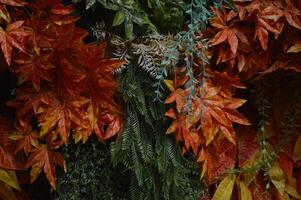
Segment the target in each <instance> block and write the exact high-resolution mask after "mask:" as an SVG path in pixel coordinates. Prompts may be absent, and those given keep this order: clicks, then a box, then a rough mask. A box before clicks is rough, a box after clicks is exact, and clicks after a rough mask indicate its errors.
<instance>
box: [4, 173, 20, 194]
mask: <svg viewBox="0 0 301 200" xmlns="http://www.w3.org/2000/svg"><path fill="white" fill-rule="evenodd" d="M14 173H15V172H13V171H11V172H7V171H6V170H4V169H1V168H0V181H2V182H4V183H6V184H7V185H9V186H10V187H13V188H15V189H17V190H21V189H20V186H19V183H18V181H17V177H16V175H15V174H14Z"/></svg>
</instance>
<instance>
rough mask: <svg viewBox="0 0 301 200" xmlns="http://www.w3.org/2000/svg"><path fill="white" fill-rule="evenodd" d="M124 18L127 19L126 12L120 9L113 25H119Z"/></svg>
mask: <svg viewBox="0 0 301 200" xmlns="http://www.w3.org/2000/svg"><path fill="white" fill-rule="evenodd" d="M124 19H125V15H124V13H123V12H121V11H118V12H117V13H116V14H115V17H114V20H113V24H112V26H119V25H120V24H122V23H123V22H124Z"/></svg>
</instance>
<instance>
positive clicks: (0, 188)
mask: <svg viewBox="0 0 301 200" xmlns="http://www.w3.org/2000/svg"><path fill="white" fill-rule="evenodd" d="M0 199H3V200H17V198H16V195H15V193H14V192H13V190H12V189H11V188H10V187H9V186H8V185H6V184H2V183H0Z"/></svg>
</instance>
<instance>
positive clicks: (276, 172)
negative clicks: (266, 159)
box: [268, 161, 286, 195]
mask: <svg viewBox="0 0 301 200" xmlns="http://www.w3.org/2000/svg"><path fill="white" fill-rule="evenodd" d="M268 174H269V176H270V178H271V180H272V183H273V184H274V185H275V187H276V188H277V190H278V192H279V193H280V194H281V195H283V193H284V189H285V182H286V177H285V173H284V171H283V170H282V168H281V167H280V165H279V163H278V161H275V162H274V163H273V165H272V167H271V169H270V170H269V172H268Z"/></svg>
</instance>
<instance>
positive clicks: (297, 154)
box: [293, 135, 301, 162]
mask: <svg viewBox="0 0 301 200" xmlns="http://www.w3.org/2000/svg"><path fill="white" fill-rule="evenodd" d="M293 160H294V162H297V161H299V160H301V135H299V137H298V139H297V141H296V144H295V147H294V152H293Z"/></svg>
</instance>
